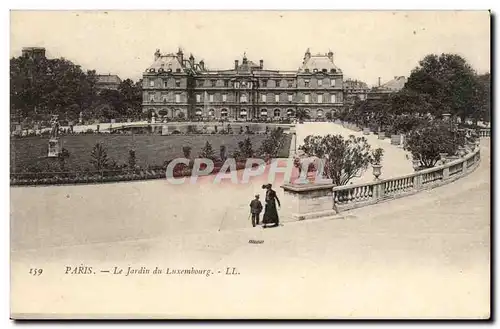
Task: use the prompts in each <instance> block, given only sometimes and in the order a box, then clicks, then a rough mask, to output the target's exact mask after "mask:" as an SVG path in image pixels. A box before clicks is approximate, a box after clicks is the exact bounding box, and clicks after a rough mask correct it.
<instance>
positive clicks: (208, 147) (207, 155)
mask: <svg viewBox="0 0 500 329" xmlns="http://www.w3.org/2000/svg"><path fill="white" fill-rule="evenodd" d="M199 157H200V158H203V159H210V160H215V152H214V149H213V148H212V144H210V142H209V141H206V142H205V146H204V147H203V149H202V150H201V152H200V155H199Z"/></svg>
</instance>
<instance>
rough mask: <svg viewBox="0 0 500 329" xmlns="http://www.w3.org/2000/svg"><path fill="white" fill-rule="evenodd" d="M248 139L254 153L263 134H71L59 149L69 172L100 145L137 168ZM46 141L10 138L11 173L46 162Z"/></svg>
mask: <svg viewBox="0 0 500 329" xmlns="http://www.w3.org/2000/svg"><path fill="white" fill-rule="evenodd" d="M247 137H250V140H251V141H252V145H253V149H254V150H257V149H258V148H259V147H260V145H261V143H262V141H263V140H264V139H265V138H266V136H265V135H190V136H186V135H178V136H175V135H170V136H160V135H134V136H131V135H107V134H106V135H105V134H102V135H73V136H63V137H61V140H62V143H63V147H64V148H66V149H67V150H68V151H69V152H70V157H69V159H68V160H67V165H66V167H67V169H68V170H70V171H74V170H79V169H83V168H87V167H90V164H89V161H90V153H91V151H92V148H93V146H94V145H95V144H96V143H98V142H102V143H104V145H105V146H106V148H107V153H108V157H109V158H111V159H113V160H115V161H116V162H117V163H118V164H125V163H127V159H128V152H129V150H130V149H132V148H133V149H135V151H136V157H137V164H138V165H140V166H147V165H162V164H163V162H164V161H165V160H170V159H173V158H176V157H182V156H183V153H182V147H183V146H191V147H192V151H191V156H192V157H196V156H198V154H199V152H200V151H201V149H202V148H203V146H204V145H205V142H206V141H209V142H210V143H211V144H212V147H213V149H214V151H215V154H216V156H218V155H219V148H220V146H221V145H225V146H226V148H227V150H228V154H229V155H231V154H232V152H233V151H234V150H236V149H237V148H238V142H239V141H242V140H244V139H245V138H247ZM286 137H287V139H286V143H285V146H284V147H283V149H282V150H281V152H280V157H288V150H289V147H290V136H289V135H286ZM47 143H48V139H47V138H40V137H27V138H20V139H11V141H10V148H11V150H10V164H11V171H12V172H18V171H21V170H22V168H28V167H30V166H32V165H35V164H36V163H37V162H39V161H42V162H43V161H47V160H46V159H47V158H46V157H47Z"/></svg>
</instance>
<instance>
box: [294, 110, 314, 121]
mask: <svg viewBox="0 0 500 329" xmlns="http://www.w3.org/2000/svg"><path fill="white" fill-rule="evenodd" d="M295 117H296V118H297V120H299V121H303V120H305V119H310V118H311V116H310V115H309V113H308V112H307V111H306V109H303V108H298V109H297V111H295Z"/></svg>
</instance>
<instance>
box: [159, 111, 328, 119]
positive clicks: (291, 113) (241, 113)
mask: <svg viewBox="0 0 500 329" xmlns="http://www.w3.org/2000/svg"><path fill="white" fill-rule="evenodd" d="M151 111H154V109H151ZM180 111H181V110H180V109H178V110H175V112H180ZM271 111H272V112H271V113H272V114H273V116H275V117H279V116H281V115H282V114H285V113H286V115H287V116H290V117H293V116H295V110H293V109H287V110H286V111H285V110H281V109H274V110H271ZM305 111H306V113H308V114H309V115H310V114H311V111H310V110H309V109H306V110H305ZM162 112H163V113H166V114H164V115H167V116H168V114H169V113H170V114H173V113H174V110H170V111H169V110H167V109H162V110H160V113H162ZM232 112H233V111H228V110H227V109H222V110H221V111H220V115H221V116H223V117H225V116H228V114H232ZM327 112H329V111H327ZM248 113H249V112H248V111H247V110H246V109H241V110H240V111H239V112H238V114H239V116H240V117H245V116H247V115H248ZM330 113H331V112H330ZM195 114H196V115H198V116H201V115H203V111H202V109H196V112H195ZM207 114H208V116H210V117H212V116H215V110H214V109H209V110H208V113H207ZM258 114H260V116H267V115H268V110H267V109H261V110H260V112H258ZM324 115H325V112H324V111H323V110H322V109H317V110H316V116H317V117H323V116H324Z"/></svg>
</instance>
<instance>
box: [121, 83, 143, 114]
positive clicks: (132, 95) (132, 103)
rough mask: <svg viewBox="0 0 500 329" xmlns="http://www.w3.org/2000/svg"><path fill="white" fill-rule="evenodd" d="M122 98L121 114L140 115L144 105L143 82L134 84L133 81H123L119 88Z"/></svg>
mask: <svg viewBox="0 0 500 329" xmlns="http://www.w3.org/2000/svg"><path fill="white" fill-rule="evenodd" d="M118 91H119V94H120V97H121V104H120V108H119V109H117V110H118V111H119V112H120V113H122V114H124V115H127V116H135V115H137V114H139V111H140V109H141V104H142V82H141V83H134V81H132V80H131V79H125V80H123V81H122V82H121V83H120V85H119V86H118Z"/></svg>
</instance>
